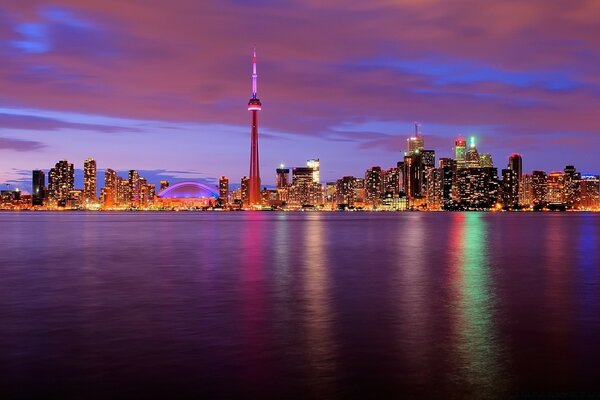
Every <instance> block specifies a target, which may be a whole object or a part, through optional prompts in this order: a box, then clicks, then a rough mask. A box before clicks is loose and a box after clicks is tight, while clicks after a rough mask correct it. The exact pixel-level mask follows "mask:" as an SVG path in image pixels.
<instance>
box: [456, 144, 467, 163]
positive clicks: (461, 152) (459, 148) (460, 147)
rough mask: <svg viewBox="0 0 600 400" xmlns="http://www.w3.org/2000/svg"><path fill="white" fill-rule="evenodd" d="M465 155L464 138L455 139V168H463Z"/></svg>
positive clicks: (465, 145)
mask: <svg viewBox="0 0 600 400" xmlns="http://www.w3.org/2000/svg"><path fill="white" fill-rule="evenodd" d="M466 155H467V141H466V140H464V139H457V140H456V142H454V159H455V160H456V167H457V168H465V167H466V163H465V157H466Z"/></svg>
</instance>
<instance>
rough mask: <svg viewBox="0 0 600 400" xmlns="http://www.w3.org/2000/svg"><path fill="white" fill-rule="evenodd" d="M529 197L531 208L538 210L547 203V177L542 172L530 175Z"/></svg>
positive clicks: (534, 172)
mask: <svg viewBox="0 0 600 400" xmlns="http://www.w3.org/2000/svg"><path fill="white" fill-rule="evenodd" d="M531 193H532V195H531V197H532V200H533V201H532V202H533V207H534V208H536V209H540V208H543V207H545V206H546V203H547V202H548V176H547V175H546V173H545V172H544V171H533V172H532V174H531Z"/></svg>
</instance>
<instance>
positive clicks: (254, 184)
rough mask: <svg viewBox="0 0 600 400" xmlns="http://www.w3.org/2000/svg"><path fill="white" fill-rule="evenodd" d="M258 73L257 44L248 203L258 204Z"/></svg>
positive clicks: (254, 64)
mask: <svg viewBox="0 0 600 400" xmlns="http://www.w3.org/2000/svg"><path fill="white" fill-rule="evenodd" d="M257 80H258V75H257V74H256V46H254V54H253V56H252V98H251V99H250V101H248V111H250V112H252V129H251V144H250V179H249V182H248V186H249V187H248V203H249V204H248V205H249V206H257V205H260V203H261V198H260V170H259V167H258V112H259V111H260V110H261V107H262V104H261V102H260V100H259V99H258V97H256V87H257V83H258V82H257Z"/></svg>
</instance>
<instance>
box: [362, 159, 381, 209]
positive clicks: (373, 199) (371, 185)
mask: <svg viewBox="0 0 600 400" xmlns="http://www.w3.org/2000/svg"><path fill="white" fill-rule="evenodd" d="M382 178H383V177H382V172H381V167H379V166H377V167H372V168H371V169H368V170H367V171H366V172H365V194H366V200H367V201H368V202H369V203H370V204H371V206H373V207H376V206H377V205H378V204H379V201H380V199H381V195H382V194H383V179H382Z"/></svg>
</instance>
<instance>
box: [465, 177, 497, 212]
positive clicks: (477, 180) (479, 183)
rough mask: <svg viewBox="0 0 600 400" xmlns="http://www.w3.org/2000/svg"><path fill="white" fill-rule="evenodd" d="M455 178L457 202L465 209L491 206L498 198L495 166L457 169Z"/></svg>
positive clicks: (482, 208) (481, 208)
mask: <svg viewBox="0 0 600 400" xmlns="http://www.w3.org/2000/svg"><path fill="white" fill-rule="evenodd" d="M456 174H457V178H456V184H457V192H456V193H457V196H458V198H457V203H458V204H459V206H460V207H461V208H463V209H466V210H484V209H489V208H491V207H493V206H494V205H495V204H496V201H497V198H498V172H497V170H496V168H472V167H471V168H462V169H458V170H457V172H456Z"/></svg>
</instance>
